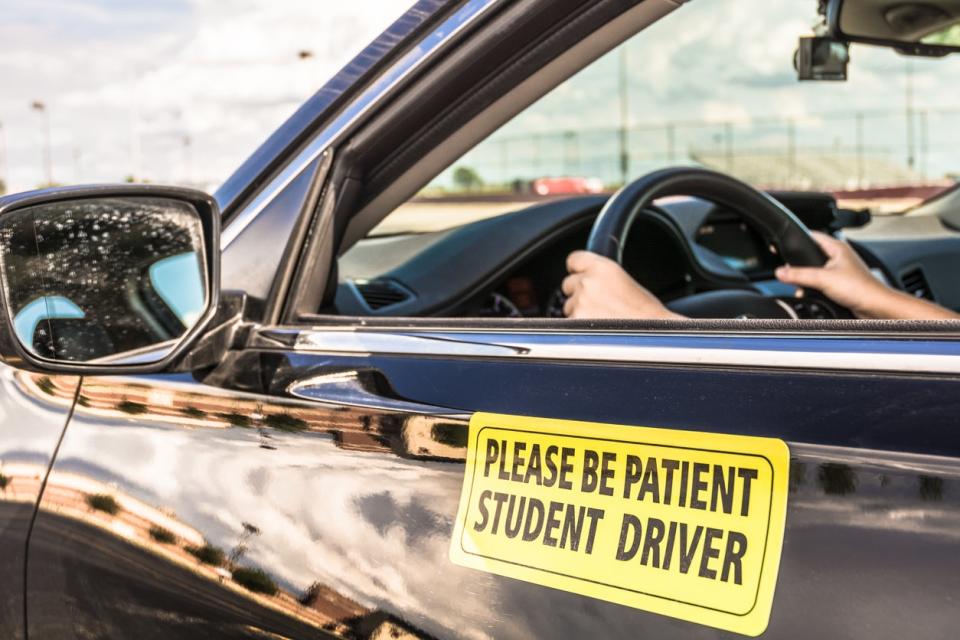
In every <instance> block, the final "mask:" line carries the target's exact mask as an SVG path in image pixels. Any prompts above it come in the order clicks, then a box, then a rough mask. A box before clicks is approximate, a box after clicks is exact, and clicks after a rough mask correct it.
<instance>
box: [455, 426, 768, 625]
mask: <svg viewBox="0 0 960 640" xmlns="http://www.w3.org/2000/svg"><path fill="white" fill-rule="evenodd" d="M604 426H621V425H604ZM625 428H630V427H625ZM487 429H495V430H497V431H507V432H513V433H532V434H536V435H541V436H559V437H561V438H573V439H576V440H594V441H598V442H616V443H621V444H634V445H636V444H639V445H645V446H649V447H661V448H664V449H682V450H685V451H703V452H705V453H723V454H727V455H737V456H745V457H750V458H760V459H761V460H763V461H765V462H766V463H767V465H769V467H770V485H771V489H772V488H773V486H774V484H775V483H774V480H775V476H776V469H775V468H774V466H773V463H772V462H771V461H770V459H769V458H767V457H766V456H763V455H760V454H758V453H742V452H740V451H722V450H720V449H702V448H700V447H680V446H676V445H670V444H656V443H653V442H640V441H637V440H617V439H614V438H593V437H590V436H578V435H571V434H566V433H556V432H552V431H534V430H532V429H511V428H508V427H498V426H495V425H485V426H483V427H480V428H479V429H477V437H476V441H475V442H474V451H473V474H471V476H470V494H469V498H468V499H467V511H466V513H464V522H463V524H462V526H461V529H460V551H462V552H463V553H464V554H466V555H468V556H476V557H478V558H484V559H486V560H493V561H495V562H502V563H504V564H512V565H515V566H518V567H523V568H524V569H532V570H533V571H539V572H542V573H551V574H553V575H557V576H562V577H564V578H572V579H573V580H579V581H581V582H589V583H591V584H596V585H599V586H602V587H609V588H611V589H617V590H619V591H627V592H630V593H636V594H639V595H643V596H649V597H651V598H657V599H658V600H669V601H670V602H676V603H679V604H685V605H688V606H691V607H697V608H699V609H707V610H709V611H716V612H718V613H723V614H726V615H731V616H737V617H739V618H742V617H744V616H748V615H750V614H751V613H752V612H753V610H754V609H756V607H757V601H758V600H759V599H760V585H761V583H762V582H763V569H764V566H765V565H766V560H767V543H768V542H769V540H770V519H771V515H772V511H773V491H772V490H771V491H770V502H769V504H768V505H767V530H766V534H765V535H764V538H763V557H762V559H761V562H760V573H759V575H758V576H757V591H756V593H755V594H754V596H753V605H752V606H751V607H750V608H749V609H748V610H747V611H746V612H744V613H734V612H732V611H727V610H725V609H717V608H716V607H708V606H706V605H702V604H697V603H695V602H687V601H686V600H679V599H677V598H668V597H666V596H660V595H657V594H655V593H648V592H646V591H640V590H639V589H630V588H628V587H621V586H619V585H615V584H608V583H606V582H601V581H599V580H591V579H589V578H583V577H581V576H575V575H570V574H568V573H563V572H562V571H552V570H550V569H542V568H540V567H534V566H530V565H526V564H523V563H522V562H513V561H512V560H504V559H502V558H497V557H495V556H486V555H483V554H482V553H474V552H472V551H467V550H466V549H464V547H463V537H464V535H465V534H466V531H467V524H466V515H467V514H468V513H470V505H471V504H473V488H474V480H475V479H476V475H477V468H478V467H477V456H478V455H479V452H480V447H479V444H480V434H481V433H483V432H484V431H485V430H487ZM710 435H723V434H710ZM526 582H531V581H529V580H527V581H526ZM534 584H537V583H534ZM540 586H547V585H540ZM554 588H556V587H554ZM560 591H567V589H560ZM571 593H575V592H571ZM579 595H584V594H579ZM586 597H591V596H586Z"/></svg>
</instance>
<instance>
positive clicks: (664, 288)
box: [335, 193, 960, 317]
mask: <svg viewBox="0 0 960 640" xmlns="http://www.w3.org/2000/svg"><path fill="white" fill-rule="evenodd" d="M772 195H774V197H776V198H778V199H779V200H780V201H781V202H782V203H783V204H784V205H785V206H787V208H789V209H790V210H791V211H793V212H794V213H795V214H796V215H797V216H798V217H799V218H800V219H801V220H802V221H803V222H804V223H805V224H806V225H807V226H808V227H810V228H812V229H819V230H824V231H833V230H835V229H836V228H837V226H842V225H838V220H839V219H842V218H841V216H839V213H840V212H839V210H837V208H836V203H835V202H834V200H833V198H832V197H831V196H828V195H826V194H806V193H803V194H791V193H788V194H772ZM604 202H605V199H604V198H603V197H600V196H584V197H575V198H569V199H565V200H560V201H554V202H550V203H546V204H539V205H535V206H532V207H528V208H526V209H523V210H520V211H516V212H513V213H507V214H503V215H500V216H496V217H493V218H488V219H484V220H480V221H478V222H473V223H470V224H466V225H463V226H461V227H458V228H456V229H452V230H448V231H442V232H433V233H422V234H407V235H398V236H388V237H373V238H368V239H365V240H363V241H361V242H359V243H357V245H355V246H354V247H352V248H351V250H350V251H348V252H347V253H345V254H344V255H343V256H342V257H341V258H340V261H339V265H338V268H339V274H340V278H339V285H338V289H337V293H336V300H335V306H336V312H337V313H338V314H341V315H357V316H369V315H373V316H376V315H381V316H434V317H561V316H562V315H563V312H562V309H563V303H564V301H565V299H564V297H563V294H562V292H561V291H560V284H561V282H562V281H563V279H564V277H565V276H566V257H567V255H568V254H569V253H570V252H571V251H574V250H576V249H581V248H583V247H584V246H585V245H586V241H587V237H588V235H589V233H590V229H591V227H592V225H593V221H594V219H595V218H596V216H597V214H598V213H599V211H600V209H601V207H602V206H603V204H604ZM911 224H913V225H914V227H915V226H916V223H915V222H913V223H911ZM926 224H927V228H926V231H925V233H924V234H920V235H919V236H918V235H917V234H916V233H914V234H911V233H909V232H907V231H904V233H902V234H894V235H893V237H892V238H891V237H890V235H891V234H890V233H889V224H887V225H886V228H887V233H886V234H885V235H884V236H883V237H871V234H870V233H869V232H868V231H867V229H863V230H860V231H859V232H858V235H857V241H856V242H855V243H854V246H855V248H856V249H857V250H858V251H859V252H860V254H861V256H862V257H863V258H864V260H865V261H866V262H867V263H868V265H869V266H870V267H872V268H873V269H874V270H875V271H876V273H877V274H878V275H879V276H880V277H882V278H884V279H885V280H887V282H888V283H890V284H892V285H893V286H897V287H900V288H904V289H907V290H908V291H910V292H911V293H914V294H915V295H921V296H923V297H929V298H931V299H934V300H936V301H937V302H940V303H941V304H944V305H945V306H949V307H951V308H958V307H960V283H957V282H956V281H955V279H954V278H953V277H952V273H953V271H952V269H953V267H952V265H956V264H960V234H957V233H955V232H953V231H951V230H949V229H947V228H945V227H943V226H942V225H939V224H938V222H937V219H936V218H935V217H931V220H930V222H928V223H926ZM931 224H932V225H933V226H934V227H936V228H935V229H932V227H930V225H931ZM868 228H869V227H868ZM945 253H946V254H949V256H950V259H949V260H945V259H944V254H945ZM780 264H782V261H781V260H780V258H779V256H778V255H777V252H776V249H775V247H773V246H771V244H770V243H769V242H768V241H767V240H766V239H765V238H764V237H763V236H762V235H761V234H760V233H759V232H758V231H757V230H755V229H754V228H753V227H751V226H750V225H749V224H748V223H747V222H745V221H744V220H743V219H742V218H741V216H740V215H738V214H737V213H736V212H734V211H730V210H727V209H724V208H723V207H721V206H718V205H715V204H712V203H709V202H706V201H703V200H699V199H695V198H675V199H670V201H668V202H663V203H658V206H656V207H652V208H651V209H649V210H646V211H644V212H643V213H642V215H638V216H637V217H636V219H635V221H634V223H633V226H632V227H631V229H630V233H629V236H628V238H627V242H626V244H625V247H624V255H623V266H624V268H625V269H626V270H627V272H628V273H630V274H631V275H632V276H633V277H634V278H635V279H636V280H637V281H638V282H640V283H641V284H643V285H644V286H646V287H647V288H648V289H650V290H651V291H652V292H653V293H654V294H655V295H656V296H657V297H658V298H660V299H661V300H663V301H664V302H666V303H669V302H671V301H673V300H678V299H681V298H684V297H686V296H690V295H693V294H697V293H703V292H708V291H715V290H729V289H742V290H745V291H755V292H760V293H764V294H767V295H781V296H790V295H792V293H793V289H792V288H790V287H788V286H786V285H783V284H781V283H779V282H777V281H776V280H775V279H774V277H773V272H774V270H775V269H776V267H777V266H779V265H780ZM948 264H949V265H951V266H950V267H949V268H948V267H947V265H948ZM918 273H919V282H920V284H919V291H918V290H917V289H916V287H917V286H918V285H917V281H918V277H917V274H918Z"/></svg>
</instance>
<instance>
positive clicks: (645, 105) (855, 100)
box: [373, 0, 960, 235]
mask: <svg viewBox="0 0 960 640" xmlns="http://www.w3.org/2000/svg"><path fill="white" fill-rule="evenodd" d="M816 8H817V2H815V0H743V1H741V2H729V1H726V2H725V1H722V0H698V1H697V2H692V3H688V4H684V5H682V6H681V8H680V9H678V10H677V11H675V12H674V13H673V14H671V15H669V16H667V17H666V18H664V19H663V20H661V21H659V22H658V23H656V24H654V25H653V26H651V27H650V28H649V29H647V30H645V31H643V32H641V33H639V34H637V35H636V36H634V37H633V38H632V39H630V40H629V41H627V42H626V43H625V44H624V45H622V46H621V47H619V48H618V49H616V50H615V51H613V52H611V53H609V54H608V55H606V56H605V57H603V58H601V59H600V60H598V61H596V62H594V63H593V64H592V65H590V66H589V67H587V68H586V69H584V70H583V71H582V72H580V73H579V74H578V75H576V76H574V77H573V78H571V79H570V80H568V81H567V82H565V83H564V84H563V85H561V86H559V87H557V88H556V89H555V90H553V91H552V92H551V93H549V94H548V95H547V96H545V97H544V98H543V99H541V100H540V101H539V102H538V103H536V104H535V105H533V106H532V107H531V108H529V109H527V110H526V111H525V112H524V113H522V114H520V115H519V116H517V117H516V118H514V119H513V120H512V121H511V122H509V123H508V124H506V125H505V126H504V127H502V128H501V129H500V130H499V131H497V132H496V133H495V134H493V135H492V136H490V137H489V138H488V139H487V140H486V141H484V142H483V143H481V144H480V145H478V146H476V147H475V148H474V149H473V150H472V151H470V152H469V153H467V154H466V155H465V156H463V157H462V158H460V159H459V160H457V161H456V162H455V163H453V164H452V165H451V166H450V167H449V168H448V169H447V170H446V171H444V172H443V173H442V174H440V175H439V176H437V177H436V178H435V179H434V180H433V181H432V182H431V183H430V184H429V185H428V186H427V187H425V188H424V189H423V190H422V191H421V192H420V193H419V194H418V196H417V197H416V198H414V199H413V200H412V201H410V202H409V203H407V204H406V205H404V206H403V207H401V208H400V209H399V210H397V211H396V212H394V213H393V214H391V215H390V216H388V217H387V218H386V219H385V220H384V221H383V222H382V223H381V224H380V226H379V227H377V228H376V229H375V230H374V232H373V233H374V234H375V235H384V234H394V233H405V232H418V231H429V230H436V229H443V228H449V227H453V226H457V225H460V224H463V223H465V222H468V221H471V220H474V219H477V218H481V217H487V216H490V215H495V214H497V213H501V212H504V211H512V210H516V209H520V208H522V207H523V206H526V205H527V204H529V203H532V202H537V201H541V200H544V199H551V198H558V197H569V196H570V195H573V194H582V193H609V192H612V191H614V190H615V189H617V188H618V187H620V186H621V185H623V184H624V182H626V181H629V180H633V179H635V178H637V177H639V176H641V175H643V174H645V173H647V172H649V171H652V170H655V169H659V168H663V167H667V166H672V165H694V166H705V167H708V168H711V169H715V170H718V171H721V172H724V173H728V174H732V175H734V176H736V177H738V178H740V179H742V180H744V181H746V182H748V183H750V184H752V185H754V186H755V187H758V188H762V189H767V190H794V191H825V192H829V193H832V194H835V195H836V197H837V199H838V201H839V203H840V205H841V206H845V207H850V208H870V209H871V210H872V211H873V213H874V214H889V213H897V212H901V211H904V210H906V209H907V208H909V207H911V206H915V205H916V204H918V203H920V202H923V201H924V200H926V199H929V198H931V197H933V196H935V195H937V194H939V193H942V192H943V191H944V190H946V189H948V188H950V186H951V185H953V184H954V183H955V181H956V178H957V176H958V175H960V153H958V149H960V126H958V125H960V100H958V98H960V82H958V79H960V55H955V56H951V57H947V58H940V59H923V58H908V57H904V56H902V55H900V54H898V53H896V52H894V51H892V50H889V49H884V48H877V47H870V46H866V45H853V46H852V47H851V50H850V57H851V61H850V65H849V72H848V74H849V77H848V81H846V82H800V81H798V80H797V72H796V70H795V69H794V67H793V59H794V52H795V50H796V49H797V41H798V37H799V36H801V35H811V34H812V27H813V25H814V24H816V22H817V15H816Z"/></svg>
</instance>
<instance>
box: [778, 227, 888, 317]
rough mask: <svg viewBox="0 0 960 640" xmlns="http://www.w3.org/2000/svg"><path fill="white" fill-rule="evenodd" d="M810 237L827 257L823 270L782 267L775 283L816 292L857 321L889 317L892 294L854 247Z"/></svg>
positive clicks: (815, 233) (816, 233) (819, 235)
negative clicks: (815, 290) (852, 314)
mask: <svg viewBox="0 0 960 640" xmlns="http://www.w3.org/2000/svg"><path fill="white" fill-rule="evenodd" d="M811 233H812V235H813V238H814V240H816V241H817V244H819V245H820V248H821V249H823V252H824V253H825V254H826V255H827V262H826V263H825V264H824V265H823V266H822V267H791V266H789V265H785V266H782V267H780V268H779V269H777V272H776V276H777V279H778V280H780V281H781V282H785V283H787V284H792V285H795V286H798V287H807V288H810V289H817V290H818V291H820V292H821V293H823V294H824V295H826V296H827V297H828V298H830V299H831V300H833V301H834V302H836V303H837V304H840V305H842V306H844V307H846V308H847V309H849V310H850V311H852V312H853V313H854V315H856V316H857V317H860V318H871V317H873V318H884V317H891V316H892V314H891V312H890V310H888V309H887V308H886V307H887V306H889V304H890V303H889V297H890V294H891V293H892V291H891V290H890V289H889V288H887V287H886V286H885V285H884V284H883V283H882V282H880V281H879V280H878V279H877V278H875V277H874V276H873V274H872V273H870V270H869V269H868V268H867V265H866V264H864V262H863V260H861V259H860V256H858V255H857V253H856V252H855V251H854V250H853V247H851V246H850V245H849V244H847V243H846V242H843V241H842V240H837V239H836V238H833V237H831V236H829V235H827V234H825V233H820V232H819V231H813V232H811Z"/></svg>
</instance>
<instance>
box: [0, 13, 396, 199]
mask: <svg viewBox="0 0 960 640" xmlns="http://www.w3.org/2000/svg"><path fill="white" fill-rule="evenodd" d="M10 1H11V2H12V3H13V4H12V6H11V7H10V8H9V9H7V8H5V18H4V23H3V24H2V25H0V41H3V42H4V51H3V53H2V54H0V83H2V85H3V86H4V87H5V89H4V92H3V94H2V95H0V122H2V123H3V134H4V138H5V140H6V145H5V146H6V148H7V151H8V153H7V155H8V158H7V163H6V164H7V168H6V171H5V174H6V176H7V178H8V181H9V182H10V186H11V188H12V189H14V190H21V189H28V188H32V187H34V186H35V185H37V184H38V183H40V182H42V181H43V166H42V162H41V141H42V134H41V131H42V129H41V120H40V116H39V114H38V113H36V112H33V111H31V109H30V104H31V102H32V101H34V100H42V101H43V102H44V103H45V104H47V106H48V113H49V115H50V122H51V128H52V141H53V161H54V163H53V164H54V167H53V169H54V171H53V176H54V179H55V180H56V181H58V182H68V183H69V182H78V181H82V182H92V181H118V180H122V179H123V178H124V177H125V176H127V175H131V174H137V175H139V176H142V177H145V178H147V179H150V180H153V181H158V182H193V183H197V184H200V185H202V186H205V187H207V188H210V187H213V186H214V185H215V184H216V183H218V182H219V181H221V180H223V179H224V178H226V176H227V175H228V174H229V173H230V171H232V170H233V169H234V168H235V167H236V166H237V165H239V164H240V162H242V160H243V159H244V158H245V157H246V155H248V154H249V153H250V152H252V151H253V149H254V148H256V146H257V145H258V144H259V143H260V142H261V141H262V140H264V139H265V138H266V137H267V136H268V135H269V134H270V133H271V132H272V131H273V130H274V129H275V128H276V127H277V126H278V125H279V124H280V123H281V122H282V121H283V120H284V119H285V118H286V117H287V116H288V115H289V114H290V113H292V112H293V111H294V110H295V109H296V108H297V107H298V106H299V105H300V103H302V102H303V100H305V99H306V98H307V97H308V96H309V95H310V94H311V93H313V92H314V91H315V90H317V89H318V88H319V87H320V86H321V85H322V84H323V83H324V82H325V81H326V80H327V79H328V78H329V77H331V76H332V75H333V74H334V73H335V72H336V71H337V70H338V69H339V68H340V67H342V66H343V65H344V64H345V63H347V62H348V61H349V60H350V59H351V58H352V57H353V56H354V55H355V54H356V53H358V52H359V51H360V50H361V49H362V48H363V47H364V46H366V44H367V43H368V42H369V41H371V40H372V39H373V38H374V37H375V36H376V35H377V34H378V33H379V32H380V31H382V30H383V29H384V28H386V27H387V26H388V25H389V24H390V23H391V22H392V21H393V20H394V19H396V18H397V17H398V16H399V15H400V14H401V13H402V12H403V11H404V10H405V9H406V8H407V6H409V4H411V0H355V1H354V2H351V3H326V2H315V1H313V0H285V1H284V2H282V3H278V2H272V1H271V0H230V1H226V0H163V1H153V2H149V1H147V0H136V1H132V2H131V1H127V2H117V1H116V0H83V1H76V0H70V1H69V2H68V1H67V0H44V1H43V2H37V1H36V0H10ZM302 50H307V51H310V52H311V53H312V54H313V55H312V57H311V58H308V59H306V60H302V59H300V57H299V55H298V54H299V52H300V51H302ZM187 140H189V144H188V143H187ZM0 142H2V141H0ZM138 149H139V159H138V152H137V150H138ZM2 170H3V168H2V167H0V171H2Z"/></svg>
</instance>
